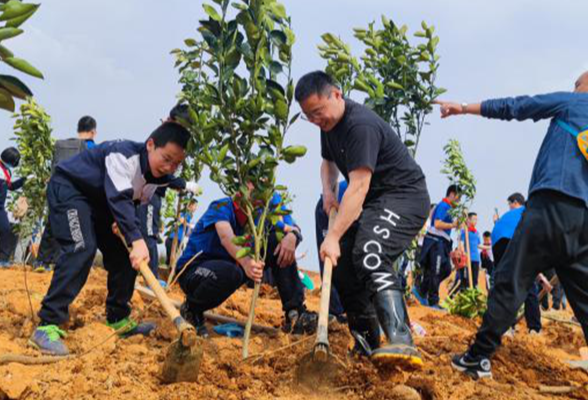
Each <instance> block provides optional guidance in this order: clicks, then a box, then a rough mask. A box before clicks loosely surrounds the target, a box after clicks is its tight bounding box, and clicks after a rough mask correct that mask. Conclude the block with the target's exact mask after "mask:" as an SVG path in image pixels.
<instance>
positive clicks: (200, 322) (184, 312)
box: [180, 302, 210, 339]
mask: <svg viewBox="0 0 588 400" xmlns="http://www.w3.org/2000/svg"><path fill="white" fill-rule="evenodd" d="M180 315H181V316H182V318H184V319H185V320H186V321H187V322H188V323H189V324H191V325H192V326H194V328H195V329H196V335H198V336H200V337H201V338H204V339H208V338H209V337H210V334H209V333H208V329H207V328H206V324H205V323H204V321H205V319H204V313H201V312H195V311H192V310H190V306H189V305H188V302H184V303H183V304H182V306H181V307H180Z"/></svg>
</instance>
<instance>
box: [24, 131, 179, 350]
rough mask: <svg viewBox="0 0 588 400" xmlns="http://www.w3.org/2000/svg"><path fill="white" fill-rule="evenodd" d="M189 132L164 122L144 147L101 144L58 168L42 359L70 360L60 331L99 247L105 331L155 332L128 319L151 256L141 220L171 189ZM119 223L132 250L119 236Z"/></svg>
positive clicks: (50, 192) (37, 342) (51, 192)
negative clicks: (143, 207) (140, 272)
mask: <svg viewBox="0 0 588 400" xmlns="http://www.w3.org/2000/svg"><path fill="white" fill-rule="evenodd" d="M189 136H190V134H189V132H188V131H187V130H186V129H184V128H183V127H182V126H180V125H179V124H177V123H172V122H168V123H164V124H163V125H161V126H160V127H159V128H157V129H156V130H155V131H154V132H153V133H152V134H151V135H150V136H149V139H147V141H146V142H143V143H138V142H132V141H128V140H118V141H110V142H105V143H102V144H100V145H98V146H96V147H94V148H93V149H91V150H88V151H85V152H82V153H80V154H78V155H76V156H74V157H72V158H70V159H67V160H65V161H63V162H60V163H59V164H57V166H56V168H55V172H54V174H53V176H52V177H51V180H50V182H49V185H48V187H47V200H48V203H49V221H50V224H51V229H52V233H53V235H54V236H55V238H56V239H57V240H58V241H59V245H60V247H61V254H60V257H59V259H58V261H57V264H56V266H55V272H54V273H53V277H52V280H51V285H50V287H49V290H48V292H47V294H46V295H45V298H44V299H43V302H42V307H41V310H40V311H39V314H38V315H39V318H40V320H41V322H40V324H39V326H38V327H37V329H36V330H35V332H34V333H33V336H32V337H31V340H30V343H31V344H32V345H34V346H35V347H37V348H38V349H40V350H41V351H42V352H44V353H49V354H56V355H65V354H68V349H67V347H66V346H65V344H64V343H63V341H62V340H61V338H62V337H64V336H65V332H64V331H63V330H61V329H60V328H59V325H62V324H64V323H65V322H67V320H68V319H69V313H68V308H69V305H70V304H71V303H72V302H73V301H74V299H75V298H76V297H77V295H78V294H79V292H80V290H81V289H82V287H83V286H84V284H85V283H86V280H87V279H88V275H89V273H90V269H91V267H92V262H93V261H94V256H95V255H96V251H97V249H100V251H101V252H102V255H103V259H104V268H105V269H106V271H108V295H107V298H106V320H107V325H108V326H110V327H112V328H114V329H116V330H120V331H121V336H128V335H132V334H148V333H149V332H150V331H151V330H152V329H153V328H154V326H153V325H152V324H139V323H137V322H135V321H133V320H131V319H130V318H129V316H130V314H131V307H130V305H129V302H130V300H131V297H132V295H133V291H134V286H135V278H136V276H137V269H138V268H139V265H140V264H141V263H142V262H145V261H147V262H148V261H149V250H148V248H147V245H146V244H145V240H144V238H143V236H142V234H141V230H140V225H139V220H138V218H137V215H136V205H137V203H139V202H141V203H146V202H148V201H149V199H150V198H151V196H152V195H153V194H154V193H155V191H156V190H157V188H159V187H166V186H167V185H169V183H170V182H172V181H174V180H175V178H174V176H173V175H172V174H173V173H174V172H175V171H176V169H177V168H178V166H179V165H180V164H181V163H182V161H183V160H184V158H185V156H186V152H185V149H186V146H187V144H188V140H189ZM114 223H116V224H117V225H118V228H119V230H120V232H121V233H122V234H123V236H124V238H125V240H126V242H127V243H129V244H130V245H132V249H131V250H130V254H129V251H127V248H126V247H125V245H124V244H123V243H122V241H121V240H120V238H118V237H117V236H116V235H115V234H114V232H113V224H114Z"/></svg>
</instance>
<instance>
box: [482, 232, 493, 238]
mask: <svg viewBox="0 0 588 400" xmlns="http://www.w3.org/2000/svg"><path fill="white" fill-rule="evenodd" d="M482 236H483V237H491V236H492V234H491V233H490V231H485V232H484V233H483V234H482Z"/></svg>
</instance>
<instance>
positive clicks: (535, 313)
mask: <svg viewBox="0 0 588 400" xmlns="http://www.w3.org/2000/svg"><path fill="white" fill-rule="evenodd" d="M509 243H510V239H506V238H503V239H500V240H499V241H498V242H496V244H495V245H494V246H492V253H493V254H494V259H495V262H496V265H498V263H499V262H500V260H502V257H503V256H504V253H505V252H506V249H507V248H508V245H509ZM540 291H541V288H540V285H539V284H538V283H537V281H535V282H534V283H533V286H531V290H529V292H528V293H527V297H526V298H525V321H526V322H527V328H528V329H529V330H530V329H532V330H534V331H537V332H539V331H541V327H542V326H541V308H540V307H539V292H540Z"/></svg>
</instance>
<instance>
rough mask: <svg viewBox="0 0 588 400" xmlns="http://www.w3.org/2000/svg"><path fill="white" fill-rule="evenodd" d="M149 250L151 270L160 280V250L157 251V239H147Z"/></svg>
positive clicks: (148, 237)
mask: <svg viewBox="0 0 588 400" xmlns="http://www.w3.org/2000/svg"><path fill="white" fill-rule="evenodd" d="M145 243H147V248H148V249H149V259H150V260H149V269H150V270H151V272H153V275H155V277H156V278H158V279H159V250H157V237H153V236H147V237H146V238H145Z"/></svg>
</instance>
